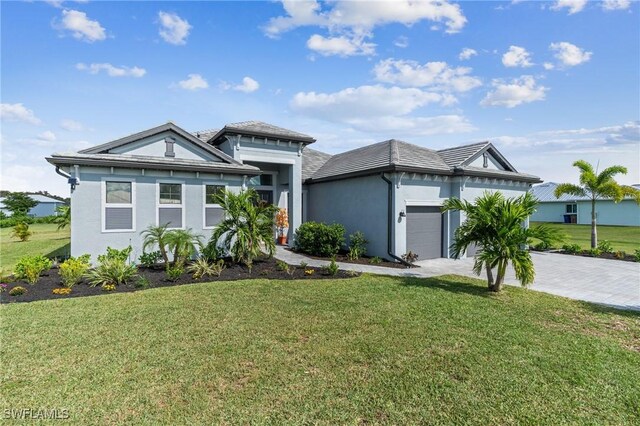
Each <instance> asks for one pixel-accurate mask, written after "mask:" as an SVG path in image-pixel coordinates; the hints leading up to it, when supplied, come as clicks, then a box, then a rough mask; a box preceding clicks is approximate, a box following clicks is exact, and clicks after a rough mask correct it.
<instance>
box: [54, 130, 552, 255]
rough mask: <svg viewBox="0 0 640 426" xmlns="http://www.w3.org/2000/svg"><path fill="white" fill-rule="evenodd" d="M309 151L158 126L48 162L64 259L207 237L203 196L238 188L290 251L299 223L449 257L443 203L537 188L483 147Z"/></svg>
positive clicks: (386, 251) (398, 145) (214, 208)
mask: <svg viewBox="0 0 640 426" xmlns="http://www.w3.org/2000/svg"><path fill="white" fill-rule="evenodd" d="M314 142H315V139H314V138H313V137H311V136H309V135H305V134H302V133H299V132H295V131H292V130H287V129H284V128H281V127H277V126H273V125H270V124H267V123H262V122H258V121H246V122H241V123H233V124H227V125H226V126H224V127H223V128H222V129H220V130H208V131H201V132H194V133H190V132H187V131H186V130H184V129H182V128H180V127H178V126H177V125H175V124H174V123H171V122H169V123H167V124H163V125H161V126H158V127H154V128H152V129H148V130H145V131H142V132H140V133H136V134H133V135H130V136H127V137H124V138H121V139H118V140H115V141H112V142H108V143H105V144H102V145H98V146H95V147H93V148H89V149H85V150H82V151H79V152H74V153H56V154H52V155H51V156H50V157H48V158H47V161H49V162H50V163H51V164H53V165H55V166H56V171H57V172H58V173H59V174H60V175H62V176H64V177H65V178H67V179H68V180H69V183H70V184H71V187H72V193H71V213H72V217H73V218H74V219H73V221H72V224H71V254H72V255H73V256H77V255H81V254H83V253H89V254H91V255H92V256H93V258H94V259H95V256H96V255H98V254H100V253H103V252H104V251H105V250H106V248H107V246H111V247H126V246H128V245H129V244H131V245H132V247H133V250H134V251H133V255H134V258H135V257H137V256H139V255H140V254H141V253H142V237H141V235H140V232H141V231H143V230H144V229H145V228H146V227H147V226H149V225H158V224H166V223H168V224H169V227H170V228H192V229H193V230H194V231H196V232H197V233H200V234H202V235H203V236H205V237H206V238H208V237H209V236H210V235H211V231H212V230H213V229H214V227H215V226H216V224H217V223H219V221H220V219H221V217H222V214H223V213H222V210H221V208H220V206H218V205H216V204H214V203H213V201H212V198H211V195H212V194H214V193H215V192H216V191H217V190H218V189H219V188H226V189H228V190H231V191H241V190H243V189H244V188H248V187H253V188H255V189H256V190H257V191H258V193H259V195H260V197H261V198H262V199H263V200H265V201H267V202H269V203H273V204H275V205H278V206H280V207H283V208H286V209H287V210H288V213H289V229H288V236H289V241H290V242H291V241H292V239H293V237H294V231H295V229H297V228H298V226H299V225H300V224H301V223H302V222H304V221H309V220H313V221H323V222H328V223H331V222H338V223H341V224H343V225H344V226H345V227H346V229H347V234H349V233H353V232H355V231H358V230H359V231H362V232H364V233H365V235H366V237H367V239H368V240H369V241H370V242H369V246H368V254H370V255H372V256H380V257H383V258H387V259H393V258H395V259H397V258H399V257H400V256H401V255H402V254H404V253H406V252H408V251H412V252H414V253H417V254H418V255H419V256H420V259H428V258H436V257H449V256H450V254H449V249H448V247H449V246H450V244H451V242H452V239H453V235H454V231H455V229H456V228H457V226H458V225H459V224H460V223H461V222H462V221H464V215H462V214H460V213H453V212H447V213H444V214H443V213H441V211H440V207H441V205H442V203H443V202H444V200H446V199H448V198H449V197H460V198H463V199H468V200H473V199H475V198H476V197H477V196H479V195H481V194H482V193H483V192H484V191H487V190H488V191H502V192H503V193H504V194H505V195H507V196H515V195H520V194H523V193H525V192H526V191H528V190H529V189H530V187H531V185H532V184H533V183H538V182H541V181H540V179H539V178H538V177H536V176H532V175H529V174H524V173H520V172H518V171H517V170H516V169H515V168H514V167H513V166H512V165H511V164H510V163H509V162H508V161H507V159H506V158H505V157H504V156H503V155H502V154H501V153H500V152H499V151H498V150H497V149H496V148H495V147H494V146H493V145H492V144H491V143H489V142H482V143H476V144H472V145H466V146H460V147H455V148H450V149H445V150H440V151H436V150H432V149H428V148H424V147H421V146H417V145H413V144H410V143H407V142H402V141H398V140H387V141H384V142H380V143H376V144H372V145H368V146H365V147H362V148H358V149H354V150H351V151H348V152H344V153H342V154H337V155H329V154H325V153H322V152H319V151H316V150H313V149H311V148H309V145H311V144H312V143H314Z"/></svg>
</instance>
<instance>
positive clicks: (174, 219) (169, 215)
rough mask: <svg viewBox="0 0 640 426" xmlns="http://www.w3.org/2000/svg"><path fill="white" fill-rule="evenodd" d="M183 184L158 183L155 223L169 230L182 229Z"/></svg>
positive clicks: (183, 213)
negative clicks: (165, 226) (166, 226)
mask: <svg viewBox="0 0 640 426" xmlns="http://www.w3.org/2000/svg"><path fill="white" fill-rule="evenodd" d="M183 194H184V184H183V183H176V182H158V195H157V213H158V216H157V219H158V220H157V223H158V225H160V226H162V225H168V228H169V229H183V228H184V215H185V212H184V203H183V201H184V198H183V197H184V195H183Z"/></svg>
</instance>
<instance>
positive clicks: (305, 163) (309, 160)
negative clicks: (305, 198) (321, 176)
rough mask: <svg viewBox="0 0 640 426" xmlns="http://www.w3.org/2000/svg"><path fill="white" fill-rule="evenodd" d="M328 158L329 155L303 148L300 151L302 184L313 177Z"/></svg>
mask: <svg viewBox="0 0 640 426" xmlns="http://www.w3.org/2000/svg"><path fill="white" fill-rule="evenodd" d="M330 158H331V154H326V153H324V152H320V151H316V150H315V149H311V148H309V147H307V148H305V149H304V150H303V151H302V182H304V181H306V180H307V179H309V178H310V177H311V176H313V174H314V173H315V172H317V171H318V169H319V168H320V167H322V166H323V165H324V163H326V162H327V161H328V160H329V159H330Z"/></svg>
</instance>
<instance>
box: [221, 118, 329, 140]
mask: <svg viewBox="0 0 640 426" xmlns="http://www.w3.org/2000/svg"><path fill="white" fill-rule="evenodd" d="M225 133H246V134H248V135H255V136H271V137H276V138H280V139H284V140H294V141H299V142H306V143H313V142H315V141H316V140H315V139H314V138H313V137H311V136H309V135H307V134H304V133H300V132H296V131H294V130H289V129H285V128H283V127H278V126H274V125H273V124H269V123H265V122H262V121H256V120H252V121H240V122H238V123H229V124H226V125H225V126H224V127H223V128H222V129H220V130H218V132H216V133H215V134H213V135H212V136H211V137H210V139H209V142H211V143H215V142H216V140H217V139H218V138H219V137H220V136H222V135H223V134H225Z"/></svg>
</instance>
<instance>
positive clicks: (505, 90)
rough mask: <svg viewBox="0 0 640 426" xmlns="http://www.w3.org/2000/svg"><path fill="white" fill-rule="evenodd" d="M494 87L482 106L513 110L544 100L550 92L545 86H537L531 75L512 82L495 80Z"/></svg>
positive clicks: (481, 103) (482, 102)
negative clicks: (519, 106)
mask: <svg viewBox="0 0 640 426" xmlns="http://www.w3.org/2000/svg"><path fill="white" fill-rule="evenodd" d="M492 86H493V91H491V92H489V93H487V95H486V96H485V98H484V99H483V100H482V101H481V102H480V105H482V106H504V107H507V108H513V107H516V106H518V105H521V104H525V103H530V102H535V101H541V100H543V99H544V98H545V93H546V91H547V90H548V89H547V88H546V87H544V86H540V85H537V83H536V80H535V79H534V78H533V77H532V76H530V75H523V76H522V77H520V78H516V79H513V80H511V81H510V82H507V81H504V80H501V79H495V80H493V82H492Z"/></svg>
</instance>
